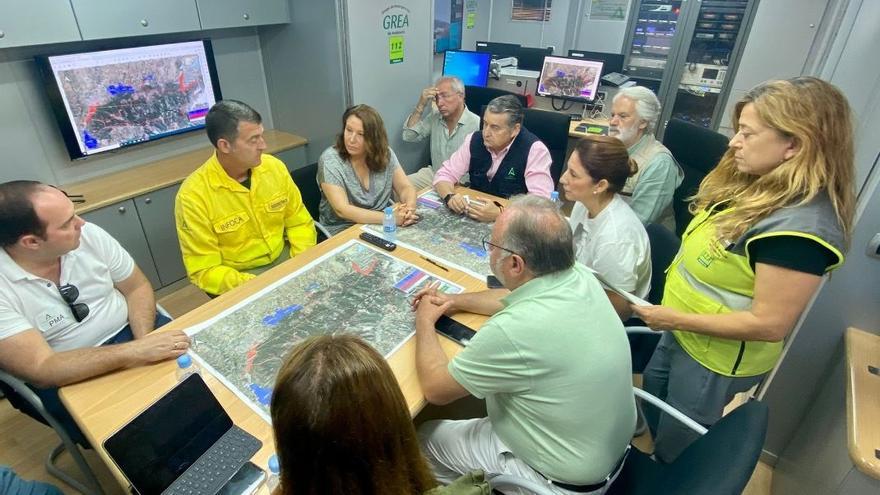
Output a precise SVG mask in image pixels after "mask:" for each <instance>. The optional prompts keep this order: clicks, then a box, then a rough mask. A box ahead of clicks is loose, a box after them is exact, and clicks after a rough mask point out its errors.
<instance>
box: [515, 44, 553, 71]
mask: <svg viewBox="0 0 880 495" xmlns="http://www.w3.org/2000/svg"><path fill="white" fill-rule="evenodd" d="M547 55H553V49H552V48H550V47H549V46H548V47H547V48H531V47H527V46H521V47H519V48H518V49H517V50H516V55H514V56H515V57H516V60H517V66H516V68H517V69H522V70H534V71H539V70H541V66H542V65H543V64H544V57H546V56H547Z"/></svg>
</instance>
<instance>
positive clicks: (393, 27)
mask: <svg viewBox="0 0 880 495" xmlns="http://www.w3.org/2000/svg"><path fill="white" fill-rule="evenodd" d="M409 14H410V12H409V9H408V8H406V7H404V6H403V5H391V6H389V7H387V8H386V9H385V10H383V11H382V28H383V29H384V30H385V31H387V32H388V34H402V33H403V32H404V31H406V28H408V27H409Z"/></svg>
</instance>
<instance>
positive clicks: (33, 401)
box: [0, 304, 173, 495]
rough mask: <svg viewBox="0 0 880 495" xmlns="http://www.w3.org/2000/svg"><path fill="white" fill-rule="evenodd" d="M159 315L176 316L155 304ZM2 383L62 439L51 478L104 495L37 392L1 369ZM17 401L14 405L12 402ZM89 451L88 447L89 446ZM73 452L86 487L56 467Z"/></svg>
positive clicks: (49, 464)
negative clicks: (59, 458) (65, 453)
mask: <svg viewBox="0 0 880 495" xmlns="http://www.w3.org/2000/svg"><path fill="white" fill-rule="evenodd" d="M156 312H157V313H159V314H161V315H164V316H165V317H167V318H168V319H169V320H172V319H173V317H172V316H171V314H170V313H169V312H168V311H167V310H166V309H165V308H163V307H162V305H160V304H156ZM0 384H2V385H3V386H4V388H5V389H6V391H7V392H9V393H8V394H7V395H8V397H7V398H8V399H9V400H10V402H12V403H17V405H16V409H19V408H21V410H22V412H23V413H24V414H27V415H29V416H32V417H33V418H34V419H35V420H38V421H39V418H37V417H34V416H33V415H34V414H37V415H39V416H40V418H42V421H41V422H42V423H44V424H46V425H47V426H49V427H50V428H52V430H54V431H55V433H56V434H57V435H58V436H59V437H60V439H61V443H59V444H58V445H57V446H56V447H55V448H54V449H52V451H51V452H50V453H49V456H48V457H47V458H46V463H45V465H46V471H47V472H48V473H49V474H51V475H52V476H54V477H56V478H58V479H59V480H61V481H63V482H65V483H67V484H68V485H70V486H71V487H73V488H74V489H75V490H77V491H78V492H80V493H83V494H85V495H103V494H104V491H103V490H102V489H101V484H100V483H99V482H98V479H97V478H96V477H95V473H93V472H92V469H91V468H90V467H89V464H88V463H87V462H86V460H85V458H84V457H83V455H82V452H81V451H80V450H79V447H78V446H77V444H76V442H74V441H73V439H72V438H71V437H70V433H68V432H67V430H66V429H65V427H64V425H63V424H61V422H60V421H58V420H57V419H56V418H55V417H54V416H52V414H51V413H49V411H47V410H46V408H45V407H44V406H43V401H42V400H41V399H40V397H39V396H38V395H37V394H36V393H34V391H33V390H32V389H31V388H30V387H29V386H28V385H27V384H26V383H25V382H24V381H22V380H20V379H18V378H16V377H14V376H12V375H10V374H9V373H6V372H5V371H3V370H0ZM13 396H14V397H13ZM13 401H14V402H13ZM86 447H87V448H88V446H86ZM65 450H66V451H67V452H69V453H70V456H71V457H72V458H73V461H74V462H75V463H76V466H77V468H78V469H79V471H80V473H82V475H83V476H84V477H85V479H86V484H83V483H82V482H80V481H79V480H77V479H76V478H74V477H73V476H71V475H70V474H68V473H66V472H64V471H63V470H62V469H61V468H59V467H58V466H57V465H56V464H55V460H56V459H58V456H59V455H61V454H62V453H63V452H64V451H65Z"/></svg>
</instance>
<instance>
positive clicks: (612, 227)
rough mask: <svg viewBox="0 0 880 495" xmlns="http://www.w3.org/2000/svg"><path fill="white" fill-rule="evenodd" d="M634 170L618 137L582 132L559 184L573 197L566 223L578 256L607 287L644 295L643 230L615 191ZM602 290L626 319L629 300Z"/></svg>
mask: <svg viewBox="0 0 880 495" xmlns="http://www.w3.org/2000/svg"><path fill="white" fill-rule="evenodd" d="M637 169H638V165H637V164H636V163H635V161H633V160H632V159H630V157H629V154H628V153H627V151H626V146H625V145H624V144H623V143H622V142H620V140H619V139H617V138H613V137H608V136H586V137H584V138H582V139H581V140H580V141H578V143H577V145H576V146H575V149H574V153H572V154H571V157H569V159H568V168H567V169H566V170H565V173H564V174H562V178H561V179H559V185H560V186H562V190H563V191H565V197H566V198H567V199H569V200H572V201H574V202H575V203H574V208H572V210H571V216H570V218H569V221H568V222H569V224H570V225H571V230H572V233H573V236H574V250H575V256H576V257H577V260H578V261H579V262H581V263H583V264H584V265H586V266H588V267H590V268H592V269H593V270H595V271H596V272H598V273H599V274H600V275H601V276H602V278H604V279H605V280H606V281H607V282H608V283H609V284H611V285H612V286H614V287H616V288H618V289H620V290H623V291H626V292H630V293H632V294H635V295H636V296H638V297H641V298H645V297H648V292H650V291H651V245H650V243H649V242H648V233H647V232H646V231H645V227H644V225H642V222H641V220H639V217H637V216H636V214H635V213H634V212H633V211H632V209H631V208H630V207H629V205H628V204H626V201H624V200H623V198H621V197H620V195H619V193H620V191H621V189H622V188H623V185H624V184H625V183H626V179H627V177H629V176H631V175H632V174H633V173H634V172H635V170H637ZM605 293H606V294H608V298H609V299H610V300H611V304H612V305H613V306H614V309H615V310H616V311H617V314H618V315H620V318H621V319H622V320H626V319H627V318H629V316H630V314H631V311H630V308H629V302H627V300H626V299H624V298H623V296H620V295H618V294H617V293H615V292H612V291H610V290H606V291H605Z"/></svg>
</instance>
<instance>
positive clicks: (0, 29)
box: [0, 0, 82, 48]
mask: <svg viewBox="0 0 880 495" xmlns="http://www.w3.org/2000/svg"><path fill="white" fill-rule="evenodd" d="M0 12H2V14H0V48H10V47H13V46H27V45H42V44H45V43H62V42H65V41H79V40H81V39H82V38H81V37H80V35H79V28H78V27H77V25H76V18H75V17H74V16H73V9H71V7H70V3H69V2H68V1H66V0H29V1H27V2H22V1H20V0H0Z"/></svg>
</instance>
